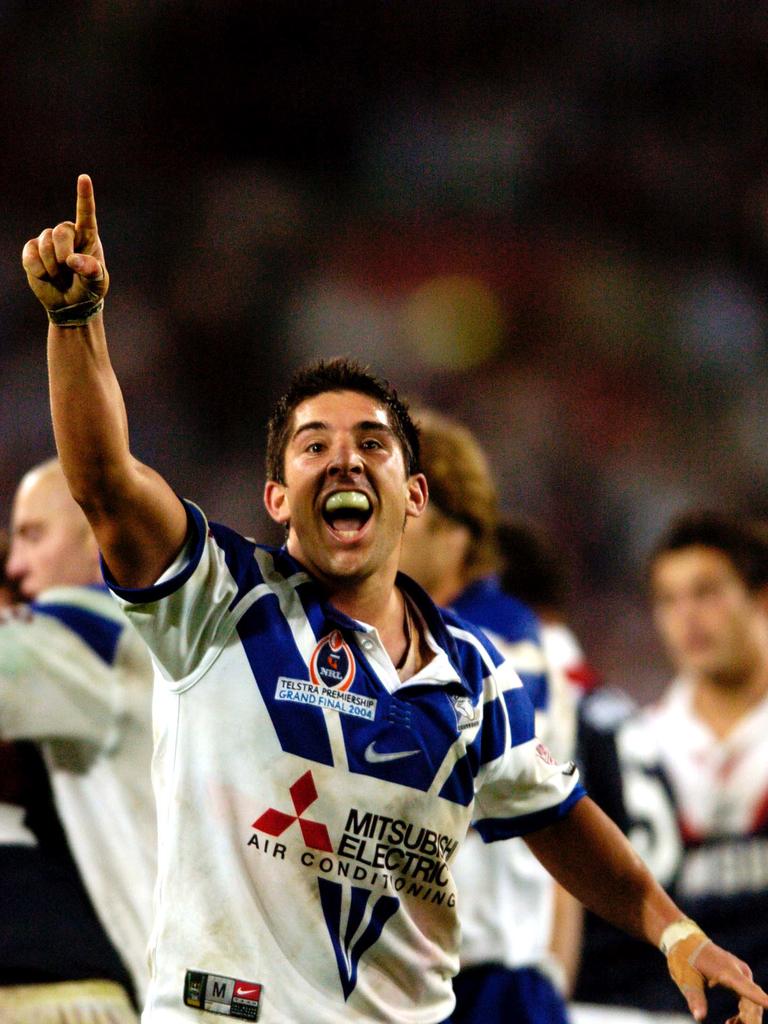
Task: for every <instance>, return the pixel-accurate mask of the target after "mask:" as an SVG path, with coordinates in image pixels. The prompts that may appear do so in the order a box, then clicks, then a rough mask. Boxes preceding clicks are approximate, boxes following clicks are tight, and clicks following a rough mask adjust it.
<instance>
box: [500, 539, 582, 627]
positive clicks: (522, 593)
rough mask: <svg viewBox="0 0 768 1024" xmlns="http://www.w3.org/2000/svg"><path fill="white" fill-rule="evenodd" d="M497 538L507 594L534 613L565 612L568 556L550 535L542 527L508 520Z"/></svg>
mask: <svg viewBox="0 0 768 1024" xmlns="http://www.w3.org/2000/svg"><path fill="white" fill-rule="evenodd" d="M497 537H498V544H499V551H500V553H501V560H502V570H501V585H502V587H503V588H504V590H506V591H507V593H509V594H512V595H513V596H514V597H517V598H519V599H520V600H521V601H525V603H526V604H529V605H531V606H532V607H533V608H534V609H539V608H544V609H551V610H552V611H557V612H561V613H562V612H564V610H565V606H566V603H567V601H566V598H567V596H568V591H569V589H570V579H569V569H570V566H568V567H567V568H566V565H565V555H564V553H563V552H562V551H561V550H560V549H559V548H558V547H557V545H556V544H555V543H554V541H553V539H552V537H551V536H550V534H549V533H548V532H547V531H546V530H545V529H544V528H543V527H542V526H540V525H539V524H534V523H530V522H528V521H525V520H523V519H505V520H504V521H503V522H501V523H499V527H498V530H497Z"/></svg>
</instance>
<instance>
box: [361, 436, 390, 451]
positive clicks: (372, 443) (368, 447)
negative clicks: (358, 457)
mask: <svg viewBox="0 0 768 1024" xmlns="http://www.w3.org/2000/svg"><path fill="white" fill-rule="evenodd" d="M360 447H361V448H363V449H365V451H375V450H376V449H377V448H383V447H384V445H383V444H382V443H381V441H377V440H376V438H375V437H369V438H367V439H366V440H365V441H363V443H362V444H361V446H360Z"/></svg>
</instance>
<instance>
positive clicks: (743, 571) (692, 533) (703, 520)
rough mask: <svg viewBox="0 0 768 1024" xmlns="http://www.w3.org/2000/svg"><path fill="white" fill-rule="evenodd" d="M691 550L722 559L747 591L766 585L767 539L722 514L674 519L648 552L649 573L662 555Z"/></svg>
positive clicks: (695, 514) (688, 514) (751, 526)
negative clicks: (707, 551) (705, 550)
mask: <svg viewBox="0 0 768 1024" xmlns="http://www.w3.org/2000/svg"><path fill="white" fill-rule="evenodd" d="M693 547H701V548H712V549H713V550H715V551H719V552H721V553H722V554H723V555H725V557H726V558H727V559H728V560H729V561H730V563H731V564H732V565H733V567H734V569H735V570H736V572H737V573H738V574H739V576H740V577H741V579H742V580H743V581H744V584H745V585H746V587H747V588H748V589H749V590H759V589H760V588H761V587H764V586H765V585H766V584H768V537H766V536H765V535H764V531H761V530H760V529H759V528H758V527H757V526H756V524H754V523H751V522H749V521H748V520H745V519H740V518H738V517H737V516H733V515H727V514H726V513H723V512H709V511H693V512H686V513H685V514H683V515H681V516H678V517H677V518H676V519H674V520H673V521H672V523H671V524H670V525H669V527H668V528H667V529H666V530H665V532H664V533H663V534H662V536H661V537H660V539H659V540H658V541H657V543H656V545H655V546H654V548H653V550H652V552H651V556H650V558H649V560H648V569H649V572H650V571H651V570H652V569H653V567H654V565H655V564H656V562H657V561H658V560H659V558H661V557H662V556H663V555H666V554H671V553H672V552H675V551H682V550H684V549H685V548H693Z"/></svg>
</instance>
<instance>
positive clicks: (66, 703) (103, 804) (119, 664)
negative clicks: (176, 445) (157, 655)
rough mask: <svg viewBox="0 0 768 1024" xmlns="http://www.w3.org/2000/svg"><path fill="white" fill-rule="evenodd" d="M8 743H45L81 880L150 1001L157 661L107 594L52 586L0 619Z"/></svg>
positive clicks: (0, 682)
mask: <svg viewBox="0 0 768 1024" xmlns="http://www.w3.org/2000/svg"><path fill="white" fill-rule="evenodd" d="M0 739H15V740H16V739H17V740H34V741H36V742H38V743H39V744H40V747H41V749H42V751H43V754H44V756H45V761H46V764H47V767H48V772H49V776H50V781H51V787H52V790H53V794H54V798H55V802H56V809H57V811H58V814H59V817H60V819H61V822H62V825H63V826H64V831H65V833H66V836H67V841H68V843H69V847H70V849H71V851H72V855H73V857H74V860H75V862H76V864H77V868H78V871H79V873H80V876H81V878H82V880H83V883H84V885H85V888H86V889H87V891H88V895H89V897H90V899H91V902H92V903H93V906H94V908H95V910H96V912H97V914H98V917H99V920H100V921H101V924H102V926H103V927H104V930H105V931H106V933H107V935H108V936H109V938H110V940H111V942H112V944H113V946H114V947H115V949H116V950H117V951H118V952H119V954H120V956H121V958H122V960H123V962H124V963H125V965H126V967H127V968H128V969H129V970H130V972H131V976H132V979H133V983H134V988H135V990H136V994H137V998H138V999H139V1000H141V999H143V996H144V992H145V990H146V985H147V981H148V970H147V955H146V950H147V942H148V940H149V932H150V925H151V918H152V896H153V889H154V883H155V875H156V843H157V839H156V826H155V807H154V800H153V797H152V786H151V778H150V771H151V759H152V665H151V663H150V658H149V654H148V652H147V648H146V646H145V644H144V643H142V641H141V639H140V638H139V636H137V634H136V632H135V630H133V629H131V627H130V625H129V623H128V622H127V621H126V618H125V616H124V615H123V614H122V612H121V611H120V609H119V608H117V607H116V605H115V602H114V600H113V599H112V598H111V596H110V595H109V593H108V591H107V589H106V588H105V587H96V586H91V587H73V586H67V587H55V588H51V589H49V590H46V591H45V592H44V593H42V594H41V595H40V596H39V597H38V599H37V600H36V601H35V602H34V603H33V604H32V605H30V606H28V607H27V606H21V607H19V608H17V609H13V610H9V611H7V612H5V613H4V614H3V615H2V616H0ZM2 817H3V814H2V806H0V821H1V819H2ZM1 832H2V829H0V833H1ZM0 838H2V836H1V835H0ZM53 976H54V977H55V976H56V975H53Z"/></svg>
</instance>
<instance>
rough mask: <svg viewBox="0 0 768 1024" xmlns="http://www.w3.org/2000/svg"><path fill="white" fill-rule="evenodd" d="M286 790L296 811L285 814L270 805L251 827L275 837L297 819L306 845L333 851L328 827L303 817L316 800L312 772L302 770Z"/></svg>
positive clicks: (326, 851)
mask: <svg viewBox="0 0 768 1024" xmlns="http://www.w3.org/2000/svg"><path fill="white" fill-rule="evenodd" d="M288 792H289V793H290V794H291V800H292V802H293V809H294V811H295V812H296V813H295V814H286V813H285V812H284V811H278V810H277V809H276V808H274V807H270V808H269V810H267V811H265V812H264V813H263V814H262V815H261V816H260V817H258V818H257V819H256V821H254V823H253V825H252V828H255V829H258V830H259V831H260V832H266V833H267V835H269V836H274V837H275V838H277V837H278V836H281V835H282V834H283V832H285V831H286V829H289V828H290V827H291V825H293V823H294V822H295V821H298V823H299V828H300V829H301V835H302V837H303V839H304V844H305V845H306V846H308V847H310V849H312V850H323V851H324V852H325V853H333V845H332V844H331V837H330V836H329V835H328V829H327V828H326V827H325V825H323V824H322V823H321V822H319V821H308V820H307V819H306V818H304V817H303V814H304V812H305V811H306V810H307V808H308V807H311V806H312V804H313V803H314V802H315V800H317V789H316V788H315V780H314V779H313V778H312V772H311V771H309V772H304V774H303V775H302V776H301V778H300V779H297V780H296V782H294V784H293V785H292V786H291V787H290V788H289V790H288Z"/></svg>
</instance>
